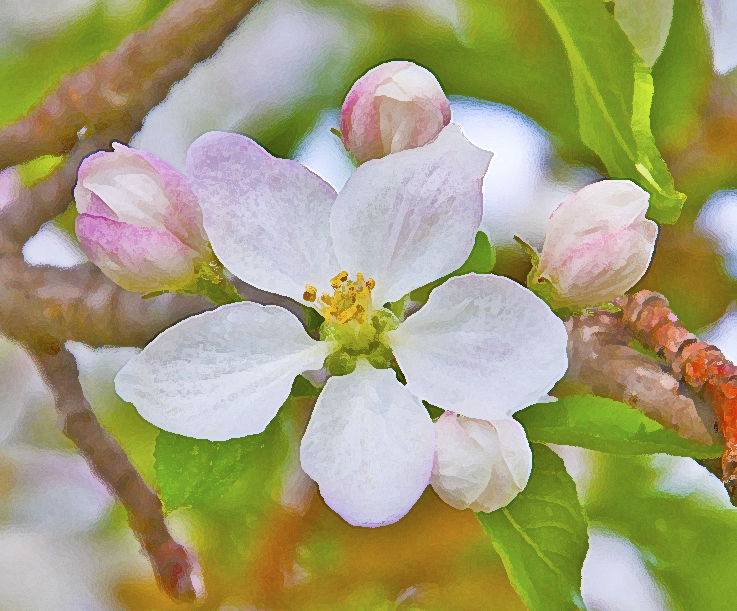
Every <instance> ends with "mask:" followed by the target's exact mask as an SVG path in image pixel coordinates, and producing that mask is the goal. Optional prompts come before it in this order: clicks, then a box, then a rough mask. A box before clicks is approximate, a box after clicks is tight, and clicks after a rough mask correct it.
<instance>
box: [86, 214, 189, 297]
mask: <svg viewBox="0 0 737 611" xmlns="http://www.w3.org/2000/svg"><path fill="white" fill-rule="evenodd" d="M75 229H76V232H77V238H79V243H80V245H81V246H82V250H84V252H85V254H86V255H87V256H88V257H89V258H90V260H91V261H92V262H93V263H94V264H95V265H97V266H98V267H99V268H100V269H101V270H102V271H103V272H104V274H105V275H106V276H107V277H108V278H110V279H111V280H112V281H113V282H115V283H116V284H118V285H120V286H122V287H123V288H124V289H126V290H128V291H134V292H141V293H145V292H148V291H156V290H163V289H169V290H175V289H177V288H181V287H182V286H184V285H186V284H188V283H189V282H191V281H192V280H194V266H195V262H196V260H197V259H199V258H200V256H201V255H200V254H199V253H198V252H196V251H194V250H192V249H191V248H190V247H189V246H186V245H184V244H182V242H180V241H179V240H178V239H177V238H176V237H174V235H173V234H171V233H169V232H168V231H165V230H164V231H161V230H158V229H149V228H147V227H135V226H133V225H129V224H128V223H121V222H119V221H115V220H112V219H109V218H105V217H101V216H92V215H89V214H80V215H79V216H78V217H77V219H76V221H75Z"/></svg>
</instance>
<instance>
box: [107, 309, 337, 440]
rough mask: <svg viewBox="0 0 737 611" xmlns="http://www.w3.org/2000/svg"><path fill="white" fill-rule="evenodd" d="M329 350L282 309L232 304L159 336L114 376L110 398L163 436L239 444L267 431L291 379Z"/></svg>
mask: <svg viewBox="0 0 737 611" xmlns="http://www.w3.org/2000/svg"><path fill="white" fill-rule="evenodd" d="M329 349H330V346H329V344H328V342H317V341H315V340H313V339H312V338H311V337H310V336H309V335H307V333H306V332H305V330H304V328H303V327H302V324H301V323H300V322H299V320H297V318H295V317H294V316H293V315H292V314H291V313H290V312H288V311H287V310H285V309H284V308H280V307H277V306H262V305H260V304H257V303H252V302H244V303H234V304H229V305H225V306H222V307H219V308H218V309H216V310H213V311H212V312H205V313H203V314H197V315H196V316H191V317H190V318H187V319H185V320H183V321H182V322H180V323H178V324H176V325H174V326H173V327H170V328H169V329H167V330H166V331H164V332H163V333H161V334H160V335H159V336H157V337H156V339H154V340H153V341H152V342H151V343H150V344H149V345H148V346H146V348H144V350H143V352H141V353H140V354H138V355H137V356H135V357H133V358H132V359H131V360H130V361H129V362H128V363H127V364H126V365H125V367H123V368H122V369H121V370H120V372H118V375H117V376H116V377H115V390H116V391H117V393H118V394H119V395H120V396H121V397H122V398H123V399H125V400H126V401H130V402H131V403H133V405H135V406H136V409H137V410H138V412H139V413H140V414H141V416H143V417H144V418H145V419H146V420H148V421H149V422H151V423H152V424H154V425H156V426H158V427H159V428H162V429H164V430H165V431H169V432H171V433H176V434H178V435H185V436H187V437H195V438H197V439H210V440H212V441H223V440H226V439H231V438H234V437H244V436H246V435H253V434H256V433H260V432H261V431H263V430H264V429H265V428H266V426H267V425H268V424H269V422H270V421H271V420H272V419H273V418H274V416H275V415H276V413H277V412H278V411H279V408H280V407H281V406H282V404H283V403H284V401H286V399H287V397H288V396H289V391H290V390H291V388H292V383H293V382H294V378H295V377H296V376H297V375H298V374H299V373H300V372H302V371H304V370H305V369H315V368H316V367H319V366H320V365H321V364H322V362H323V361H324V360H325V357H326V356H327V353H328V350H329Z"/></svg>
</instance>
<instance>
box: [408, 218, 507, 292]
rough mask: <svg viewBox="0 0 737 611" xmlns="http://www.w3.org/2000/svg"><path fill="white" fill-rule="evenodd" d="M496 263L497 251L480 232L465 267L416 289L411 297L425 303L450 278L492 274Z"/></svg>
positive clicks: (462, 266)
mask: <svg viewBox="0 0 737 611" xmlns="http://www.w3.org/2000/svg"><path fill="white" fill-rule="evenodd" d="M494 263H496V249H495V248H494V245H493V244H492V242H491V240H489V237H488V236H487V235H486V234H485V233H484V232H483V231H479V232H477V233H476V241H475V242H474V244H473V249H472V250H471V254H470V255H468V259H466V262H465V263H464V264H463V265H461V266H460V267H459V268H458V269H457V270H455V271H454V272H451V273H450V274H448V275H447V276H443V277H442V278H440V279H439V280H436V281H435V282H431V283H429V284H426V285H425V286H421V287H420V288H418V289H415V290H414V291H412V292H411V293H410V294H409V297H410V299H412V300H413V301H420V302H422V303H424V302H426V301H427V299H428V297H429V296H430V291H432V290H433V289H434V288H435V287H437V286H440V285H441V284H443V283H444V282H445V281H446V280H448V278H452V277H453V276H463V275H464V274H471V273H476V274H490V273H491V270H492V269H494Z"/></svg>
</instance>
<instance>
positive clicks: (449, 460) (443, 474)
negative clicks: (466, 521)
mask: <svg viewBox="0 0 737 611" xmlns="http://www.w3.org/2000/svg"><path fill="white" fill-rule="evenodd" d="M463 421H465V424H466V426H461V422H463ZM479 422H480V421H479ZM475 423H476V421H475V420H471V419H468V418H464V419H463V420H461V418H458V417H457V416H456V415H455V414H454V413H453V412H445V413H444V414H443V415H442V416H440V418H438V420H437V422H436V423H435V433H436V435H437V450H436V454H435V464H434V466H433V472H432V480H431V483H432V487H433V490H435V492H437V494H438V496H439V497H440V498H441V499H443V500H444V501H445V502H446V503H447V504H448V505H450V506H451V507H455V508H456V509H466V508H467V507H469V506H470V505H471V503H473V502H474V501H475V500H476V499H477V498H478V497H479V495H480V494H481V493H482V492H483V491H484V490H485V489H486V487H487V486H488V484H489V480H490V478H491V466H492V461H491V459H492V456H493V454H492V452H491V451H490V450H489V447H493V446H494V444H496V446H498V445H499V441H498V438H497V435H496V433H495V431H494V429H493V428H491V427H486V428H484V427H481V426H475V430H474V431H469V430H468V425H473V424H475ZM487 424H488V423H487ZM472 432H473V433H475V434H474V435H472V434H471V433H472ZM479 437H480V438H481V439H479V440H477V439H476V438H479Z"/></svg>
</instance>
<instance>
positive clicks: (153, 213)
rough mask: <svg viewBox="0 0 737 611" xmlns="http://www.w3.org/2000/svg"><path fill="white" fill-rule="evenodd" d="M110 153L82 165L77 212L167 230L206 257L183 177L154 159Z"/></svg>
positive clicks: (126, 151)
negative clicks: (203, 253)
mask: <svg viewBox="0 0 737 611" xmlns="http://www.w3.org/2000/svg"><path fill="white" fill-rule="evenodd" d="M114 148H115V151H114V152H108V151H102V152H99V153H95V154H93V155H90V156H89V157H87V158H86V159H85V160H84V161H83V162H82V164H81V165H80V168H79V172H78V178H77V185H76V186H75V188H74V198H75V201H76V203H77V209H78V210H79V212H81V213H87V214H92V215H94V216H105V217H107V218H110V219H112V220H116V221H121V222H125V223H128V224H129V225H133V226H136V227H148V228H151V229H158V230H160V231H168V232H170V233H172V234H173V235H174V236H176V237H177V238H178V239H179V240H180V241H181V242H182V243H184V244H187V245H188V246H189V247H190V248H192V249H194V250H198V251H200V252H204V251H205V249H206V245H207V237H206V235H205V233H204V230H203V229H202V218H201V211H200V209H199V204H198V203H197V200H196V199H195V197H194V194H193V193H192V192H191V191H190V190H189V188H188V187H187V184H186V178H185V177H184V176H182V175H181V174H179V173H178V172H177V171H176V170H174V169H173V168H171V166H169V165H168V164H166V163H165V162H164V161H162V160H160V159H158V158H156V157H154V156H153V155H149V154H147V153H143V152H142V151H138V150H136V149H132V148H128V147H126V146H124V145H122V144H117V143H116V144H115V145H114Z"/></svg>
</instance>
